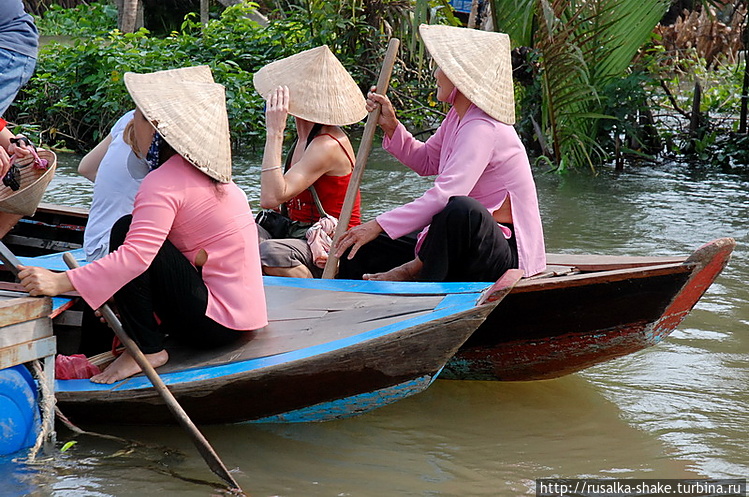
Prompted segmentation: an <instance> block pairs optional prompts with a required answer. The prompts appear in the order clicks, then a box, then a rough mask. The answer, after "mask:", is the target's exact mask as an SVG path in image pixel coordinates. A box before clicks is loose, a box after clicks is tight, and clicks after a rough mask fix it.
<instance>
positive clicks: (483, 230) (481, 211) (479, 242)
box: [418, 197, 518, 281]
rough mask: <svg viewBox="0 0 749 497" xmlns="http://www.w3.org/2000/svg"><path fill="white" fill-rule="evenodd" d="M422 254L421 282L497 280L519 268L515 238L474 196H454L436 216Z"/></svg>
mask: <svg viewBox="0 0 749 497" xmlns="http://www.w3.org/2000/svg"><path fill="white" fill-rule="evenodd" d="M418 255H419V259H421V261H422V262H423V267H422V269H421V273H420V275H419V279H420V280H421V281H496V280H497V278H499V277H500V276H501V275H502V274H503V273H504V272H505V271H506V270H508V269H510V268H516V267H517V265H518V261H517V249H516V248H515V246H514V239H513V238H511V239H506V238H505V236H504V234H503V233H502V230H501V229H500V227H499V226H498V225H497V223H496V221H494V219H493V218H492V216H491V215H490V214H489V212H488V211H487V210H486V208H485V207H484V206H482V205H481V204H480V203H479V202H478V201H476V200H474V199H472V198H470V197H452V198H451V199H450V201H449V202H448V204H447V206H446V207H445V208H444V209H443V210H442V211H441V212H440V213H438V214H437V215H435V216H434V218H433V219H432V223H431V225H430V227H429V232H428V233H427V235H426V237H425V239H424V242H423V244H422V246H421V248H420V250H419V254H418Z"/></svg>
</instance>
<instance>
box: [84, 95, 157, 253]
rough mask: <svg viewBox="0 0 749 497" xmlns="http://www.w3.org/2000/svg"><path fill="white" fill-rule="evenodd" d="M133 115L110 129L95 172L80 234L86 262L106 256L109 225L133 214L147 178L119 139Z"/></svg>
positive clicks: (143, 167) (141, 163)
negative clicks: (104, 152) (109, 140)
mask: <svg viewBox="0 0 749 497" xmlns="http://www.w3.org/2000/svg"><path fill="white" fill-rule="evenodd" d="M134 112H135V111H134V110H131V111H130V112H128V113H127V114H125V115H124V116H122V117H121V118H120V119H119V120H118V121H117V122H116V123H115V124H114V126H112V130H111V132H110V135H111V136H112V142H111V143H110V145H109V148H108V149H107V152H106V154H104V157H103V158H102V160H101V163H100V164H99V169H98V171H97V172H96V181H95V182H94V197H93V200H92V201H91V209H90V211H89V216H88V223H87V225H86V231H85V232H84V233H83V249H84V251H85V252H86V260H88V261H89V262H91V261H94V260H96V259H99V258H101V257H103V256H105V255H107V254H108V253H109V232H110V230H111V229H112V225H113V224H114V223H115V221H117V220H118V219H119V218H121V217H122V216H124V215H126V214H130V213H131V212H132V211H133V201H134V200H135V194H136V193H137V191H138V188H139V187H140V182H141V181H142V180H143V178H144V177H145V176H146V174H148V165H147V164H146V163H145V161H143V160H141V159H139V158H138V157H137V156H136V155H135V154H134V153H133V151H132V149H131V148H130V145H128V144H127V143H125V141H124V140H123V137H122V135H123V132H124V130H125V126H126V125H127V123H129V122H130V121H131V120H132V118H133V113H134Z"/></svg>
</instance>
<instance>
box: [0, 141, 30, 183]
mask: <svg viewBox="0 0 749 497" xmlns="http://www.w3.org/2000/svg"><path fill="white" fill-rule="evenodd" d="M4 131H5V132H7V133H8V136H10V143H9V144H8V150H5V149H4V148H3V147H1V146H0V179H1V178H3V177H5V175H6V174H7V172H8V170H9V169H10V166H11V165H12V164H11V163H10V157H11V156H12V155H14V154H15V156H16V157H26V156H27V155H29V154H30V153H31V151H30V150H29V148H28V147H30V146H33V145H31V143H30V142H29V140H28V138H26V137H25V136H23V135H16V136H13V135H12V134H10V132H9V131H7V130H4ZM3 138H5V136H4V137H3ZM27 143H28V145H27Z"/></svg>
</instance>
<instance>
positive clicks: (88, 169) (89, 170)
mask: <svg viewBox="0 0 749 497" xmlns="http://www.w3.org/2000/svg"><path fill="white" fill-rule="evenodd" d="M111 143H112V135H111V134H110V135H107V137H106V138H104V139H103V140H102V141H100V142H99V144H98V145H96V146H95V147H94V148H93V149H92V150H91V151H90V152H89V153H87V154H86V155H85V156H83V159H81V162H80V163H79V164H78V174H80V175H81V176H83V177H84V178H86V179H88V180H89V181H91V182H92V183H93V182H94V181H95V180H96V173H97V172H98V171H99V166H100V165H101V160H102V159H103V158H104V156H105V155H106V153H107V149H109V145H110V144H111Z"/></svg>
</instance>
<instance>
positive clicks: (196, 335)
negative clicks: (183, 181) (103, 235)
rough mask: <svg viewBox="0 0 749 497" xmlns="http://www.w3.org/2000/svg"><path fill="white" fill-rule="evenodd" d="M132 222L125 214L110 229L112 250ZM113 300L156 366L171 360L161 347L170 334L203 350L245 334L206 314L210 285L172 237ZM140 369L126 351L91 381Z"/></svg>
mask: <svg viewBox="0 0 749 497" xmlns="http://www.w3.org/2000/svg"><path fill="white" fill-rule="evenodd" d="M130 220H131V216H125V217H124V218H122V219H120V220H119V221H117V223H115V226H114V227H113V228H112V236H111V239H110V247H112V248H113V249H114V248H116V247H118V246H119V245H121V244H122V243H123V241H124V235H125V234H126V233H127V227H129V223H130ZM115 302H116V304H117V307H118V309H119V312H120V319H121V320H122V325H123V328H124V329H125V331H126V332H127V333H128V335H130V336H131V337H132V338H133V340H134V341H135V342H136V343H137V344H138V346H139V347H140V349H141V351H142V352H143V353H144V355H145V356H146V358H147V359H148V360H149V362H151V365H153V366H154V367H158V366H160V365H162V364H165V363H166V362H167V360H168V359H169V355H168V353H167V352H166V350H164V346H163V342H164V337H165V334H166V333H169V334H170V335H173V336H174V337H175V338H176V339H177V340H181V341H184V342H187V343H188V344H190V345H193V346H197V347H203V348H210V347H216V346H220V345H223V344H226V343H229V342H231V341H234V340H236V339H238V338H239V337H240V336H241V334H240V333H239V332H237V331H234V330H230V329H228V328H226V327H224V326H222V325H220V324H218V323H216V322H215V321H213V320H212V319H210V318H208V317H207V316H206V315H205V312H206V308H207V305H208V289H207V288H206V286H205V283H204V282H203V279H202V276H201V274H200V272H199V271H198V270H197V269H196V268H195V266H193V265H192V264H191V263H190V262H189V261H188V260H187V258H185V256H184V255H183V254H182V253H181V252H180V251H179V250H178V249H177V248H176V247H174V245H173V244H172V243H171V242H169V241H168V240H167V241H165V242H164V245H163V246H162V247H161V249H160V250H159V252H158V254H157V255H156V257H155V258H154V260H153V261H152V263H151V265H150V266H149V268H148V269H147V270H146V271H145V272H144V273H143V274H141V275H139V276H137V277H136V278H134V279H133V280H132V281H130V282H129V283H127V284H126V285H125V286H123V287H122V288H121V289H120V290H119V291H118V292H117V293H116V294H115ZM156 316H158V320H157V317H156ZM138 372H140V367H139V366H138V365H137V363H135V362H134V359H133V358H132V357H130V356H129V354H127V353H123V354H122V355H121V356H120V357H118V358H117V360H116V361H115V362H113V363H112V364H111V365H110V366H109V367H108V368H107V369H106V370H105V371H104V372H103V373H102V374H101V375H97V376H95V377H94V378H92V381H95V382H98V383H112V382H114V381H117V380H120V379H123V378H127V377H128V376H131V375H133V374H136V373H138Z"/></svg>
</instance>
